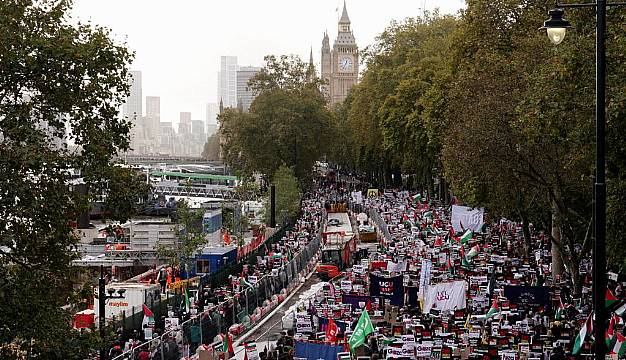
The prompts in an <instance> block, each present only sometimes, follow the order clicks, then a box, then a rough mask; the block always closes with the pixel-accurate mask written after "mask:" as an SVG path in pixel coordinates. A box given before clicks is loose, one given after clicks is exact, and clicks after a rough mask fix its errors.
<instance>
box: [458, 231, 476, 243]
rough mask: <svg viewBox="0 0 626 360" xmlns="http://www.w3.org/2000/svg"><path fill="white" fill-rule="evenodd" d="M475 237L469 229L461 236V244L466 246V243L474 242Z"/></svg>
mask: <svg viewBox="0 0 626 360" xmlns="http://www.w3.org/2000/svg"><path fill="white" fill-rule="evenodd" d="M473 235H474V233H472V230H469V229H467V231H465V233H464V234H463V235H461V244H465V243H466V242H468V241H470V240H472V236H473Z"/></svg>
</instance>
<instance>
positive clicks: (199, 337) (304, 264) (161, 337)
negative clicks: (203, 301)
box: [113, 228, 321, 360]
mask: <svg viewBox="0 0 626 360" xmlns="http://www.w3.org/2000/svg"><path fill="white" fill-rule="evenodd" d="M285 232H286V228H282V229H280V230H279V231H277V232H276V233H275V234H274V235H273V236H272V237H271V238H272V239H268V241H272V242H269V244H271V243H273V242H274V241H278V240H280V239H281V238H282V237H283V236H284V234H285ZM320 243H321V233H320V232H318V233H317V236H316V237H315V238H314V239H313V240H311V241H310V242H309V243H308V244H307V245H306V246H305V247H304V248H303V249H302V250H301V251H300V252H299V253H298V254H297V255H295V256H294V257H293V258H292V259H291V261H289V262H287V263H286V264H284V265H283V266H282V267H281V268H280V269H279V271H278V274H277V276H273V275H271V274H266V275H264V276H263V277H261V278H259V279H258V281H257V283H256V284H254V286H253V287H247V288H244V289H242V290H241V291H239V292H237V293H235V294H234V295H232V296H230V297H227V298H223V299H221V301H220V302H218V303H217V304H213V305H209V307H208V308H206V309H205V310H204V311H202V312H199V313H198V314H196V315H186V318H183V319H181V320H182V321H180V323H178V324H176V320H167V319H166V320H165V321H161V319H162V318H163V317H164V316H165V315H167V314H168V312H171V311H173V309H174V307H175V306H176V305H177V304H180V303H182V302H183V294H181V293H175V294H174V295H173V296H171V297H170V298H168V300H167V301H166V300H163V301H159V302H157V304H156V305H155V306H154V309H153V312H154V315H155V322H156V325H155V326H156V327H157V328H160V329H168V330H165V331H164V332H163V333H162V334H158V336H156V337H155V338H154V339H152V340H149V341H146V342H144V343H142V344H139V345H138V346H136V347H134V348H133V349H132V350H129V351H127V352H125V353H123V354H121V355H119V356H116V357H114V358H113V359H114V360H122V359H123V360H126V359H132V360H134V359H138V354H139V353H140V352H141V351H142V350H146V351H148V352H149V353H150V354H151V356H152V357H151V358H152V359H156V360H174V359H176V360H178V359H181V358H182V357H184V356H190V355H193V354H195V352H196V349H197V348H198V346H200V345H201V344H204V345H209V346H211V347H213V348H220V343H221V337H220V334H223V333H226V332H227V331H229V332H230V333H231V334H233V335H234V336H237V335H241V334H243V333H244V332H245V331H247V330H249V329H250V328H252V327H253V326H254V325H255V324H256V323H257V322H258V321H259V320H261V319H262V318H263V317H264V316H265V315H266V314H268V313H269V312H271V311H272V310H273V309H274V308H275V307H276V306H277V305H278V304H279V303H281V302H282V301H284V299H285V298H286V297H287V295H289V294H290V293H291V292H292V291H293V289H294V288H296V287H297V285H298V284H299V283H300V280H301V279H303V278H304V276H305V275H306V274H308V273H309V272H311V271H313V269H314V266H315V264H316V263H317V260H318V254H319V249H320ZM269 244H268V245H269ZM261 247H263V246H261ZM257 250H258V251H255V252H253V253H252V254H250V256H249V258H248V259H247V260H248V261H249V262H250V263H252V262H256V256H257V255H259V254H261V253H262V249H257ZM242 262H243V263H245V260H243V261H242ZM242 262H240V263H239V264H235V265H232V266H230V267H228V268H226V269H224V270H223V271H220V272H219V273H217V274H213V275H212V276H206V277H204V278H202V279H201V283H202V284H205V285H208V284H211V285H212V286H213V287H214V288H215V287H217V286H220V285H224V284H227V283H228V276H229V275H235V276H237V275H238V274H239V273H240V272H241V269H243V264H242ZM275 275H276V274H275ZM170 319H172V318H170ZM142 320H143V312H142V311H141V309H138V313H135V314H133V315H132V316H129V317H125V318H124V321H123V322H122V324H123V326H124V327H125V328H130V329H138V328H139V329H140V328H141V322H142ZM178 344H182V347H181V346H178Z"/></svg>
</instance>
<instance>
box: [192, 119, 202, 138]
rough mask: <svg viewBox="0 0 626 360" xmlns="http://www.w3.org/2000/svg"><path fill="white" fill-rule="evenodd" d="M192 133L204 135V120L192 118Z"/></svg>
mask: <svg viewBox="0 0 626 360" xmlns="http://www.w3.org/2000/svg"><path fill="white" fill-rule="evenodd" d="M191 133H192V134H194V135H202V136H204V121H202V120H191Z"/></svg>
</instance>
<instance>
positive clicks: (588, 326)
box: [572, 313, 593, 355]
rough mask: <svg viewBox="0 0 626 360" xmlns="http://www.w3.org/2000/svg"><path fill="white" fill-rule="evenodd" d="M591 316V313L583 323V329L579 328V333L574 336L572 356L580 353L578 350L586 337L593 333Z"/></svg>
mask: <svg viewBox="0 0 626 360" xmlns="http://www.w3.org/2000/svg"><path fill="white" fill-rule="evenodd" d="M592 315H593V313H591V314H589V316H588V317H587V321H585V324H584V325H583V327H582V328H580V332H579V333H578V335H577V336H576V340H574V348H573V349H572V354H573V355H576V354H578V353H579V352H580V349H582V347H583V343H584V342H585V339H586V338H587V335H589V334H591V333H593V321H592V318H593V316H592Z"/></svg>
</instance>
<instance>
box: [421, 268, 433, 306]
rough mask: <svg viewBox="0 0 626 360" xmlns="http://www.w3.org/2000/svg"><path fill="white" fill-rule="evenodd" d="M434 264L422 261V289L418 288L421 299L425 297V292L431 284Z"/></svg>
mask: <svg viewBox="0 0 626 360" xmlns="http://www.w3.org/2000/svg"><path fill="white" fill-rule="evenodd" d="M432 266H433V263H432V262H431V261H430V260H429V259H422V270H421V271H420V287H419V288H418V290H417V291H418V294H419V297H420V298H423V297H424V290H425V289H426V286H427V285H428V284H430V276H431V273H430V270H431V268H432Z"/></svg>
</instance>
